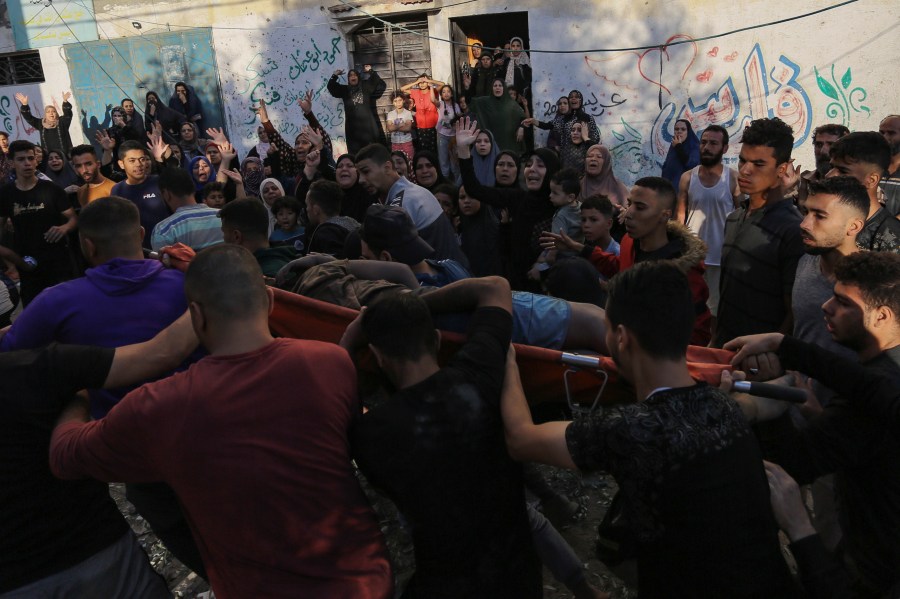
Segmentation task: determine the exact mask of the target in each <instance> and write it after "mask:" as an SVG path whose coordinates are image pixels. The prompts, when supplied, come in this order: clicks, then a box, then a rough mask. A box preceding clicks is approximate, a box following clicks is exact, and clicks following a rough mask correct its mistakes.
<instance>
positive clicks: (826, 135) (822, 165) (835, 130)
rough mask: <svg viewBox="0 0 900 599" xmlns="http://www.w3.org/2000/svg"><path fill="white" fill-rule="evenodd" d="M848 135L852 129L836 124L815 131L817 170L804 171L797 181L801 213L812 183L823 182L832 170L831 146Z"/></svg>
mask: <svg viewBox="0 0 900 599" xmlns="http://www.w3.org/2000/svg"><path fill="white" fill-rule="evenodd" d="M848 133H850V129H848V128H847V127H845V126H843V125H838V124H835V123H829V124H827V125H822V126H820V127H816V128H815V130H814V131H813V155H814V156H815V157H816V168H815V170H812V171H803V173H802V174H801V175H800V179H799V180H798V181H797V208H799V209H800V211H801V212H802V211H804V210H805V204H806V198H807V196H808V195H809V183H810V181H821V180H822V179H824V178H825V175H826V174H827V173H828V171H830V170H831V158H830V155H831V146H832V145H834V142H836V141H837V140H839V139H840V138H842V137H844V136H845V135H847V134H848ZM798 170H799V169H798Z"/></svg>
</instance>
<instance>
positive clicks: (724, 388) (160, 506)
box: [0, 38, 900, 599]
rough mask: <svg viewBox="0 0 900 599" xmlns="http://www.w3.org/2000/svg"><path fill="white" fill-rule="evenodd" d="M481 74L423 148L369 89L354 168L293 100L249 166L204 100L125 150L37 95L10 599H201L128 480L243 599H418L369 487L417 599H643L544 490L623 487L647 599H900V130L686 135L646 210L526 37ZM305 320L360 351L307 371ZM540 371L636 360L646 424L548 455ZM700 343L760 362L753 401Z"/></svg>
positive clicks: (10, 383)
mask: <svg viewBox="0 0 900 599" xmlns="http://www.w3.org/2000/svg"><path fill="white" fill-rule="evenodd" d="M472 57H473V59H474V60H475V63H474V64H467V65H464V66H463V69H462V73H461V80H462V81H463V83H464V89H463V90H462V91H461V93H459V94H457V93H456V91H455V90H454V89H453V88H452V87H451V86H450V85H448V84H446V83H444V82H441V81H436V80H433V79H431V78H430V77H429V76H428V75H427V74H423V75H422V76H421V77H419V78H418V79H416V81H414V82H412V83H411V84H410V85H408V86H406V87H405V88H403V89H398V90H393V91H392V92H391V98H392V102H393V106H394V110H392V111H391V112H390V113H388V114H387V115H386V118H385V121H384V122H385V123H386V131H385V130H384V129H383V128H382V125H381V123H382V121H381V118H380V117H379V115H378V113H377V112H376V111H375V109H374V108H373V106H374V101H375V100H377V98H379V97H381V96H382V95H383V94H384V93H386V92H387V90H386V85H385V83H384V81H383V80H382V79H381V78H380V77H379V76H378V74H377V73H376V72H375V71H374V70H373V69H372V67H371V65H365V66H364V67H363V68H362V69H361V70H350V71H349V72H348V74H347V80H346V84H344V83H341V79H340V78H341V76H342V75H343V72H342V71H341V70H338V71H335V73H334V75H333V76H332V77H331V79H330V80H329V82H328V86H327V88H328V91H329V92H330V93H331V94H332V95H333V96H335V97H336V98H340V99H341V100H342V101H343V102H344V104H345V114H346V115H347V118H346V123H347V125H346V139H347V142H348V153H346V154H342V155H340V156H338V157H337V158H335V156H334V152H333V148H332V140H331V139H330V137H329V135H328V133H327V132H326V131H325V130H324V128H322V127H321V125H320V123H319V121H318V120H317V119H316V116H315V113H314V105H313V96H312V93H311V92H307V93H305V94H303V95H302V96H301V97H300V99H299V101H298V103H299V106H300V107H301V109H302V111H303V114H304V118H305V120H306V123H304V124H303V126H302V128H301V132H300V134H299V135H297V136H296V138H295V139H293V140H291V141H288V140H285V139H284V138H283V137H282V135H281V134H280V133H279V132H278V129H277V128H276V126H275V125H274V124H273V123H272V122H271V121H270V119H269V115H268V112H267V108H266V103H265V102H264V101H260V102H259V105H258V108H257V114H258V118H259V121H260V126H259V129H258V136H259V141H258V143H256V144H255V145H254V146H253V148H252V149H251V150H250V152H249V153H248V155H247V156H245V157H240V156H239V155H238V152H237V150H236V149H235V148H234V146H233V145H232V144H231V143H230V142H229V140H228V137H227V135H226V133H225V132H224V131H223V130H221V129H216V128H204V126H203V125H204V123H203V121H204V113H203V106H202V103H201V102H200V100H199V99H198V96H197V94H196V92H195V90H194V89H193V88H192V87H191V86H189V85H187V84H185V83H178V84H177V85H176V86H175V90H174V93H173V94H172V97H171V99H170V101H169V103H168V104H163V103H162V101H161V99H160V97H159V95H158V94H156V93H155V92H150V93H148V94H147V98H146V104H145V109H144V111H143V112H140V111H138V110H136V108H135V103H134V101H133V100H131V99H127V98H126V99H124V100H123V101H122V102H121V103H120V105H118V106H116V107H115V108H113V109H112V122H113V125H112V127H111V128H110V129H108V130H103V131H101V132H99V133H98V134H97V139H96V141H97V143H98V144H99V146H100V147H101V148H102V152H98V151H97V150H96V149H95V147H94V146H93V145H90V144H82V145H74V146H73V143H72V140H71V137H70V134H69V132H68V129H69V124H70V122H71V119H72V107H71V104H69V102H68V100H69V98H70V94H68V93H64V94H63V96H62V97H63V105H62V116H60V114H59V111H58V110H57V108H56V107H55V106H47V107H46V108H45V109H44V112H43V114H44V117H43V119H40V118H38V117H35V116H33V115H32V114H31V107H30V106H29V101H28V98H27V97H26V96H24V95H22V94H17V99H18V101H19V103H20V105H21V112H22V115H23V117H24V118H26V120H28V122H29V123H31V125H32V126H33V127H34V128H35V129H36V130H38V131H39V132H40V144H35V143H32V142H31V141H28V140H23V139H20V140H13V141H10V140H9V138H8V136H7V135H5V134H3V133H0V178H2V181H3V183H4V184H3V187H2V188H0V230H2V233H3V245H2V246H0V258H2V259H3V261H4V262H5V266H6V272H5V274H4V275H3V282H4V283H5V284H4V285H2V286H0V308H2V310H3V315H2V319H3V322H2V323H0V324H2V325H3V326H5V328H4V329H3V334H2V339H0V368H2V370H3V372H4V373H5V375H4V376H3V377H0V394H2V405H3V411H4V415H5V418H4V419H3V424H2V425H0V430H2V434H0V439H2V440H0V446H2V449H3V451H2V456H3V457H2V458H0V477H2V478H3V480H2V485H0V505H3V511H2V514H0V531H2V532H3V534H0V545H2V550H0V597H4V598H6V597H10V598H12V597H16V598H19V597H22V598H24V597H35V596H45V595H46V596H96V597H101V596H102V597H166V596H169V591H168V589H167V588H166V585H165V584H164V582H163V581H162V579H161V578H159V577H158V576H157V575H156V574H155V573H154V571H153V569H152V568H151V566H150V564H149V562H148V560H147V558H146V556H145V555H144V554H143V552H142V551H141V549H140V547H139V545H138V544H137V541H136V539H135V537H134V535H133V533H132V532H131V531H130V530H129V528H128V526H127V524H126V522H125V520H124V519H123V517H122V515H121V514H120V513H119V512H118V510H117V508H116V506H115V504H114V502H113V501H112V500H111V499H110V497H109V494H108V492H107V484H106V483H107V482H124V483H126V488H127V496H128V499H129V500H130V501H131V502H132V503H133V504H134V506H135V508H136V509H137V510H138V511H139V512H140V514H141V515H142V516H143V517H144V518H145V519H146V520H147V522H148V523H149V524H150V525H151V526H152V528H153V530H154V532H155V533H156V534H157V535H158V536H159V538H160V539H161V540H162V541H163V542H164V543H165V545H166V546H167V547H168V548H169V550H171V552H172V553H173V554H174V555H175V556H176V557H177V558H178V559H180V560H181V561H182V562H183V563H184V564H185V565H187V566H188V567H189V568H190V569H191V570H193V571H194V572H195V573H196V574H197V575H198V576H200V577H202V578H205V579H206V580H208V581H209V582H210V584H211V587H212V589H213V591H214V593H215V595H216V596H217V597H220V598H222V599H224V598H226V597H249V596H264V597H296V596H301V597H334V598H342V597H346V598H350V597H353V598H358V597H363V598H367V597H371V598H373V599H375V598H387V597H392V596H394V594H395V593H396V592H398V590H396V589H395V579H394V575H393V574H394V573H393V569H392V564H391V560H390V557H389V555H388V552H387V549H386V546H385V542H384V538H383V533H382V531H381V530H380V529H379V526H378V522H377V520H376V518H375V514H374V512H373V509H372V507H371V505H370V504H369V502H368V500H367V498H366V496H365V495H364V493H363V491H362V488H361V486H360V481H359V476H360V475H362V476H363V477H364V478H365V479H366V480H367V481H368V483H369V484H370V485H371V486H372V487H373V488H374V489H375V490H376V491H377V492H378V493H381V494H383V495H385V496H386V497H388V498H390V499H391V500H392V501H393V502H394V503H395V504H396V505H397V507H398V510H399V512H400V513H401V522H402V525H403V526H405V527H408V529H409V530H410V532H411V535H412V539H413V545H414V551H415V562H416V564H415V574H414V575H413V576H412V578H411V579H410V580H409V581H408V582H407V583H406V585H405V588H404V589H402V596H404V597H410V598H411V597H428V598H432V597H447V598H451V597H452V598H459V597H492V598H494V597H509V598H516V599H519V598H526V597H535V598H537V597H541V596H542V593H543V590H542V582H541V580H542V577H541V567H542V566H541V565H542V564H543V565H544V566H546V567H547V568H548V569H549V571H550V572H551V573H552V575H553V576H554V577H556V579H557V580H559V581H560V582H561V583H562V584H564V585H565V586H566V587H568V588H569V589H570V591H571V592H572V593H573V595H574V596H575V597H577V598H579V599H581V598H586V597H587V598H597V597H604V596H608V594H607V593H605V592H604V590H602V589H597V588H595V587H594V586H592V584H591V583H590V582H589V580H588V579H587V577H586V576H585V570H584V566H583V560H584V558H585V557H586V556H578V555H576V554H575V552H574V551H573V550H572V548H571V547H570V546H569V545H568V544H567V543H566V541H565V539H564V538H563V537H562V536H561V535H560V534H559V532H558V531H557V529H556V527H555V526H554V524H557V525H558V524H560V523H565V522H566V521H567V519H568V518H569V517H571V515H572V513H573V511H574V509H575V508H573V507H572V506H573V504H572V502H571V501H569V500H568V499H567V498H565V497H564V496H560V495H559V494H557V493H555V491H553V490H552V489H549V488H548V486H547V483H546V481H545V480H544V479H543V476H542V474H541V472H540V470H538V469H536V468H535V467H534V465H533V464H534V463H545V464H551V465H554V466H558V467H561V468H569V469H578V470H581V471H592V470H600V471H604V472H607V473H609V474H611V475H612V476H613V477H614V478H615V480H616V482H617V484H618V488H619V492H618V495H617V496H616V498H615V500H614V501H613V504H612V506H611V507H610V508H609V511H608V513H607V515H606V517H605V518H604V520H603V522H602V523H600V524H599V528H598V535H599V536H600V538H601V539H604V540H606V541H610V542H608V543H601V544H600V545H603V546H605V547H606V550H605V551H604V553H603V558H604V559H607V560H609V561H610V562H611V563H612V562H613V561H615V562H623V561H630V562H634V563H636V565H637V576H636V579H635V580H633V581H631V584H632V585H634V586H636V587H637V589H638V591H639V594H640V596H641V597H748V598H749V597H767V598H769V597H803V596H808V597H814V598H847V597H859V598H879V597H895V596H898V593H900V478H898V474H897V472H898V471H897V469H896V467H895V465H896V460H897V459H898V458H900V426H898V423H900V407H898V406H900V220H898V216H900V116H897V115H889V116H886V117H885V118H884V119H883V120H882V121H881V123H880V130H879V131H878V132H874V131H855V132H851V131H849V130H848V129H847V128H846V127H844V126H843V125H840V124H822V125H820V126H818V127H816V128H815V130H814V132H813V135H812V143H813V149H814V154H815V160H816V164H815V169H813V170H808V171H802V170H801V167H800V166H794V161H793V159H792V157H791V153H792V150H793V147H794V136H793V133H792V131H791V128H790V127H789V126H788V125H787V124H786V123H784V122H782V121H781V120H779V119H778V118H767V119H758V120H754V121H752V122H750V123H749V125H748V126H747V127H746V128H745V129H744V130H743V132H742V134H741V138H740V140H739V141H734V140H731V139H730V135H729V132H728V131H727V130H726V129H724V128H723V127H720V126H718V125H710V126H708V127H706V128H705V129H704V130H702V131H698V132H695V131H694V130H693V126H692V123H691V122H690V121H689V120H683V119H679V120H678V121H676V122H675V123H674V124H673V143H672V147H671V148H670V150H669V154H668V156H667V157H666V160H665V163H664V164H663V166H662V168H661V170H660V171H659V172H658V173H657V174H655V175H653V176H645V177H642V178H640V179H638V180H637V181H636V182H635V183H634V184H633V185H631V186H628V185H626V184H625V183H624V182H623V181H620V180H619V179H617V178H616V176H615V174H614V169H613V166H614V165H613V160H614V157H613V155H612V153H611V152H610V150H609V149H608V148H607V147H606V146H604V145H602V140H601V132H600V129H599V127H598V125H597V123H596V122H595V121H594V119H593V118H592V117H591V116H590V115H589V114H587V113H585V111H584V110H583V106H582V103H583V95H582V94H581V92H579V91H578V90H572V91H571V92H570V93H569V94H568V95H567V96H565V97H561V98H560V99H559V100H558V102H557V110H556V114H555V116H554V118H553V120H552V121H549V122H543V121H539V120H537V119H535V118H533V117H532V116H531V115H530V110H529V107H530V104H531V100H532V98H531V68H530V63H529V58H528V54H527V52H526V51H525V50H524V48H523V41H522V40H521V39H520V38H513V39H512V40H510V42H509V44H508V47H507V48H503V49H500V50H498V51H496V52H493V51H490V50H489V49H487V48H484V47H483V46H481V45H480V44H475V45H473V47H472ZM534 127H539V128H542V129H546V130H549V131H550V134H549V139H548V143H547V145H546V147H537V148H536V147H534V136H533V128H534ZM698 134H699V135H698ZM204 136H205V137H204ZM737 144H739V146H740V147H739V161H738V167H737V168H736V169H734V168H730V167H728V166H726V165H724V164H723V156H724V155H725V153H726V152H728V150H729V147H733V146H734V145H737ZM98 154H99V155H98ZM273 288H279V289H280V290H281V291H280V292H279V293H281V292H289V293H294V294H299V295H303V296H306V297H309V298H313V299H315V300H319V301H322V302H327V303H331V304H336V305H339V306H343V307H346V308H352V309H354V310H357V311H358V316H357V317H356V319H355V320H353V321H352V322H351V323H350V324H349V325H348V326H347V327H346V331H345V332H344V335H343V338H342V339H341V340H340V343H339V344H335V343H327V342H324V341H318V340H300V339H288V338H274V337H273V335H272V333H271V330H270V326H269V315H270V313H271V311H272V309H273V304H274V301H275V300H274V297H275V292H274V291H273ZM19 303H21V311H20V312H16V311H17V308H18V304H19ZM14 314H15V318H13V316H14ZM10 323H11V324H10ZM438 329H440V330H445V331H454V332H459V333H464V334H465V341H464V342H463V343H462V344H461V346H460V347H459V348H458V349H457V350H456V351H455V353H453V354H452V355H450V356H446V355H444V354H442V353H441V335H440V333H439V332H438ZM512 343H519V344H524V345H531V346H538V347H543V348H551V349H571V350H582V351H587V352H594V353H597V354H602V355H607V356H611V357H612V359H613V360H614V363H615V365H616V368H617V370H618V374H619V376H620V377H621V379H622V380H623V381H624V382H623V384H625V385H628V386H629V387H630V388H631V389H632V390H633V392H634V395H635V398H636V401H634V402H632V403H627V404H616V405H611V406H605V407H604V408H603V409H602V410H599V411H596V412H593V413H591V414H589V415H581V416H578V417H576V418H574V420H572V421H551V422H544V423H537V424H536V423H535V422H534V420H533V418H532V415H531V413H530V411H529V404H528V393H529V390H528V389H527V388H524V387H523V385H522V382H521V379H520V376H519V371H518V366H517V362H516V354H515V350H514V349H513V346H512ZM689 345H699V346H710V347H713V348H724V349H726V350H731V351H733V352H735V354H734V358H733V362H732V365H733V370H730V369H725V370H723V373H722V376H721V384H720V385H719V386H718V387H716V386H712V385H709V384H707V383H704V382H698V381H696V380H694V379H693V378H692V376H691V372H690V371H689V370H688V366H687V362H686V352H687V348H688V346H689ZM785 369H790V370H789V371H788V372H785ZM373 370H375V371H377V375H378V376H376V377H375V378H373V377H372V376H370V375H371V372H372V371H373ZM357 375H359V376H357ZM744 378H749V379H753V380H757V381H773V382H774V383H775V384H780V385H787V386H793V387H798V388H800V389H802V390H803V391H804V393H805V394H806V398H807V399H806V401H805V403H803V404H790V403H788V402H785V401H779V400H774V399H768V398H764V397H759V396H754V395H749V394H746V393H738V392H735V391H733V390H732V386H733V383H734V382H735V381H739V380H741V379H744ZM80 390H87V393H85V394H79V393H78V392H79V391H80ZM560 393H561V395H560V399H563V398H564V395H563V394H562V389H561V390H560ZM801 485H802V487H801ZM533 496H537V497H538V498H539V501H538V503H537V504H536V503H535V502H534V501H533V500H530V499H529V497H533ZM550 514H553V517H552V518H550V519H548V517H547V516H548V515H550ZM560 514H562V515H560ZM554 521H555V522H554ZM779 530H781V531H782V532H783V533H784V535H786V538H787V540H788V547H789V549H790V552H791V553H792V554H793V558H794V563H795V572H792V571H791V569H790V568H789V567H788V565H787V562H786V561H785V559H784V555H783V553H782V548H781V544H782V542H780V540H779ZM600 545H598V546H600ZM610 546H614V547H615V549H614V550H613V551H611V550H610V549H609V547H610Z"/></svg>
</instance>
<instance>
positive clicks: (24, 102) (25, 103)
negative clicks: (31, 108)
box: [16, 92, 28, 106]
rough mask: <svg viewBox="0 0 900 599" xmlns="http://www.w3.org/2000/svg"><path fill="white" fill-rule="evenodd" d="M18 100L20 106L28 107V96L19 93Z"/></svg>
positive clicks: (17, 94)
mask: <svg viewBox="0 0 900 599" xmlns="http://www.w3.org/2000/svg"><path fill="white" fill-rule="evenodd" d="M16 100H18V101H19V104H21V105H22V106H28V96H26V95H25V94H23V93H20V92H17V93H16Z"/></svg>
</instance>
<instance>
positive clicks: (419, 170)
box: [412, 150, 449, 192]
mask: <svg viewBox="0 0 900 599" xmlns="http://www.w3.org/2000/svg"><path fill="white" fill-rule="evenodd" d="M412 167H413V173H414V174H415V176H416V184H418V185H421V186H422V187H424V188H425V189H427V190H428V191H431V192H434V188H435V187H437V186H438V185H441V184H443V183H449V181H447V179H446V178H445V177H444V175H443V173H441V168H440V162H439V161H438V157H437V154H435V153H434V152H431V151H429V150H420V151H418V152H416V155H415V156H413V161H412Z"/></svg>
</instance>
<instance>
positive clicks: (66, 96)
mask: <svg viewBox="0 0 900 599" xmlns="http://www.w3.org/2000/svg"><path fill="white" fill-rule="evenodd" d="M71 97H72V92H63V93H62V99H63V102H68V101H69V98H71Z"/></svg>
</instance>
